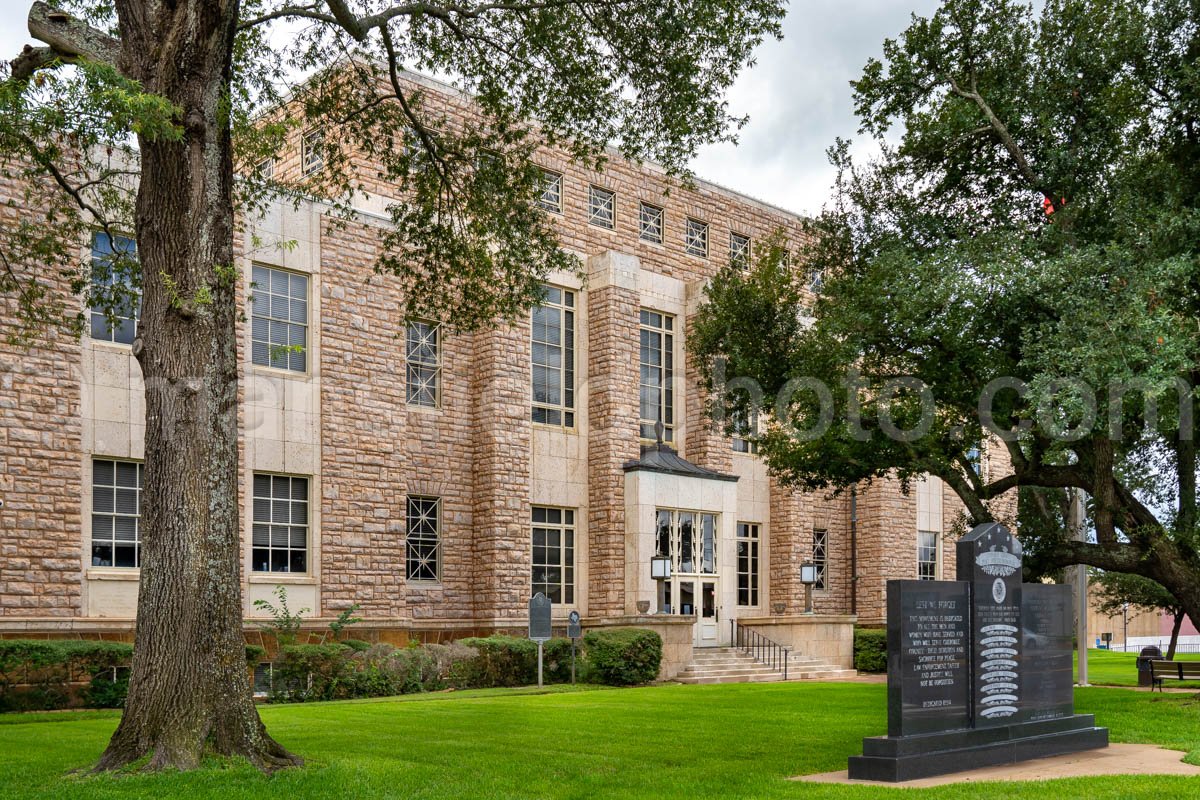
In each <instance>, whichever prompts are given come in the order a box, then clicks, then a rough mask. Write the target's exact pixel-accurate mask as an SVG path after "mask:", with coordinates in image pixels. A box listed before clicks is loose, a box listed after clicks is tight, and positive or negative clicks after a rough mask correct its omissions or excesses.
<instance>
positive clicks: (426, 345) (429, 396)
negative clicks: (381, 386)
mask: <svg viewBox="0 0 1200 800" xmlns="http://www.w3.org/2000/svg"><path fill="white" fill-rule="evenodd" d="M406 328H407V333H406V335H405V339H406V341H405V350H404V352H405V360H406V364H407V366H406V369H407V371H406V373H405V375H406V377H405V395H406V397H407V402H408V404H409V405H411V406H425V407H427V408H437V407H438V405H439V404H440V403H441V399H442V395H441V384H442V340H441V328H440V327H438V326H437V325H432V324H430V323H428V322H420V321H417V320H412V321H410V322H409V323H408V324H407V326H406Z"/></svg>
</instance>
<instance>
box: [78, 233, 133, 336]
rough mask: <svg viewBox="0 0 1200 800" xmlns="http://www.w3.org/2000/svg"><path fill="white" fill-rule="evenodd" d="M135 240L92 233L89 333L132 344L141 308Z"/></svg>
mask: <svg viewBox="0 0 1200 800" xmlns="http://www.w3.org/2000/svg"><path fill="white" fill-rule="evenodd" d="M137 268H138V267H137V242H135V241H134V240H133V239H130V238H128V237H125V236H109V235H108V234H107V233H105V232H103V231H96V232H95V233H93V234H92V283H93V287H92V290H91V291H92V307H91V336H92V338H93V339H96V340H98V341H102V342H115V343H117V344H133V340H134V339H135V338H137V329H138V321H139V318H140V317H141V312H142V295H141V291H140V290H139V289H138V288H137V274H136V273H137Z"/></svg>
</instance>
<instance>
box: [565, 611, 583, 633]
mask: <svg viewBox="0 0 1200 800" xmlns="http://www.w3.org/2000/svg"><path fill="white" fill-rule="evenodd" d="M582 637H583V621H582V620H581V619H580V618H579V612H578V611H572V612H571V613H570V614H568V615H567V638H568V639H579V638H582Z"/></svg>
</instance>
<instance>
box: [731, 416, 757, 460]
mask: <svg viewBox="0 0 1200 800" xmlns="http://www.w3.org/2000/svg"><path fill="white" fill-rule="evenodd" d="M732 416H733V419H732V422H733V452H735V453H757V452H758V442H757V441H756V440H755V438H754V437H755V436H757V435H758V411H757V410H754V411H751V412H749V413H748V414H739V413H736V412H735V413H734V414H733V415H732Z"/></svg>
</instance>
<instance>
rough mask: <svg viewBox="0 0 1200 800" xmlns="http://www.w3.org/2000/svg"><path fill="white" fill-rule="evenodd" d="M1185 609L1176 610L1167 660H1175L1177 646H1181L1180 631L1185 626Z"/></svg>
mask: <svg viewBox="0 0 1200 800" xmlns="http://www.w3.org/2000/svg"><path fill="white" fill-rule="evenodd" d="M1183 617H1184V613H1183V609H1180V610H1178V611H1176V612H1175V624H1174V625H1173V626H1172V627H1171V644H1170V645H1168V646H1167V661H1174V660H1175V648H1176V647H1178V646H1179V631H1180V629H1181V628H1182V627H1183Z"/></svg>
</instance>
